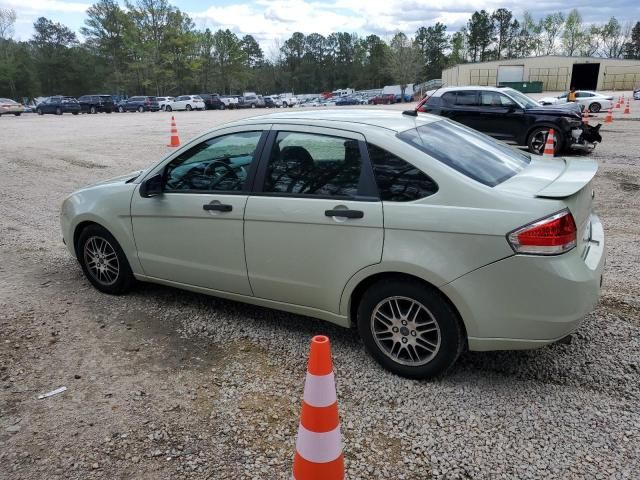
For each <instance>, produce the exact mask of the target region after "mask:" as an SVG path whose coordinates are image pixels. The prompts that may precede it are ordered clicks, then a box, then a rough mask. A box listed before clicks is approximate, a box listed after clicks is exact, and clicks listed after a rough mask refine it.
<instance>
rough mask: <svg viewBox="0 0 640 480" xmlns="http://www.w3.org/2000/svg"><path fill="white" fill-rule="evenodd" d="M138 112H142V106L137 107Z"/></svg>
mask: <svg viewBox="0 0 640 480" xmlns="http://www.w3.org/2000/svg"><path fill="white" fill-rule="evenodd" d="M138 111H139V112H140V113H142V112H144V107H143V106H142V105H140V106H139V107H138Z"/></svg>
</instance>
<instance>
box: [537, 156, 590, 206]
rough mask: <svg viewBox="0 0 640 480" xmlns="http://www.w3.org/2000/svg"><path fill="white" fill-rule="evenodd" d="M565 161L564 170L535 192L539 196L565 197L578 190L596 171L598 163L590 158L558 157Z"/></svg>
mask: <svg viewBox="0 0 640 480" xmlns="http://www.w3.org/2000/svg"><path fill="white" fill-rule="evenodd" d="M557 161H562V162H564V163H565V168H564V171H563V172H562V173H561V174H560V175H559V176H558V177H557V178H556V179H555V180H554V181H553V182H551V183H550V184H549V185H547V186H546V187H544V188H543V189H542V190H540V191H539V192H537V193H536V194H535V195H536V197H540V198H565V197H570V196H571V195H573V194H574V193H577V192H578V191H580V190H581V189H582V188H583V187H584V186H585V185H587V184H588V183H589V182H590V181H591V180H592V179H593V177H594V176H595V175H596V172H597V171H598V163H597V162H595V161H593V160H590V159H578V158H559V159H557Z"/></svg>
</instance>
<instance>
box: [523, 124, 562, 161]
mask: <svg viewBox="0 0 640 480" xmlns="http://www.w3.org/2000/svg"><path fill="white" fill-rule="evenodd" d="M553 132H554V140H555V141H554V152H555V154H556V155H557V154H558V153H560V151H561V150H562V145H563V144H564V137H563V136H562V133H560V132H559V131H557V130H555V129H554V130H553ZM548 135H549V127H538V128H534V129H533V131H532V132H531V133H530V134H529V137H528V139H527V147H528V148H529V151H530V152H531V153H535V154H536V155H542V153H543V152H544V145H545V143H546V142H547V136H548Z"/></svg>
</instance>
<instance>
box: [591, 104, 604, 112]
mask: <svg viewBox="0 0 640 480" xmlns="http://www.w3.org/2000/svg"><path fill="white" fill-rule="evenodd" d="M601 109H602V105H600V104H599V103H598V102H593V103H592V104H591V105H589V111H590V112H591V113H598V112H599V111H600V110H601Z"/></svg>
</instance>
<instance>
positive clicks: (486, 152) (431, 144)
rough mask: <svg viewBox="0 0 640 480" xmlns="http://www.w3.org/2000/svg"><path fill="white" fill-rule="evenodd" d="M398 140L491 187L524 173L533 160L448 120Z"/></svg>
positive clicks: (408, 133)
mask: <svg viewBox="0 0 640 480" xmlns="http://www.w3.org/2000/svg"><path fill="white" fill-rule="evenodd" d="M398 138H400V139H401V140H403V141H405V142H407V143H408V144H409V145H412V146H414V147H416V148H417V149H419V150H421V151H423V152H425V153H426V154H428V155H430V156H431V157H433V158H435V159H436V160H439V161H440V162H442V163H444V164H445V165H448V166H449V167H451V168H453V169H454V170H457V171H458V172H460V173H462V174H463V175H466V176H467V177H469V178H472V179H473V180H476V181H478V182H480V183H482V184H484V185H488V186H490V187H494V186H496V185H498V184H500V183H502V182H504V181H505V180H507V179H509V178H511V177H513V176H514V175H516V174H517V173H519V172H521V171H522V170H523V169H524V168H525V167H526V166H527V165H528V164H529V162H530V161H531V159H530V157H529V156H528V155H526V154H525V153H522V152H520V151H518V150H515V149H513V148H511V147H509V146H507V145H505V144H503V143H501V142H498V141H497V140H494V139H493V138H491V137H488V136H487V135H483V134H482V133H479V132H477V131H475V130H472V129H470V128H467V127H465V126H463V125H460V124H458V123H453V122H449V121H447V120H441V121H437V122H432V123H429V124H427V125H421V126H419V127H417V128H413V129H411V130H407V131H405V132H401V133H399V134H398Z"/></svg>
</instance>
